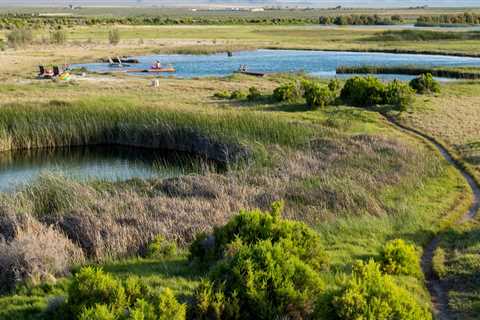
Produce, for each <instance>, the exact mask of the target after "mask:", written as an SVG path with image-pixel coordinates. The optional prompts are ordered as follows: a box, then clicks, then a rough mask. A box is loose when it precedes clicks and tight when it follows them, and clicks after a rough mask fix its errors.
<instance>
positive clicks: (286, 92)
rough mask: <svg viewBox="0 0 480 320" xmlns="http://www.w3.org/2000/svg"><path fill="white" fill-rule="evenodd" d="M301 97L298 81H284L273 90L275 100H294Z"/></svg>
mask: <svg viewBox="0 0 480 320" xmlns="http://www.w3.org/2000/svg"><path fill="white" fill-rule="evenodd" d="M301 97H302V90H301V87H300V85H299V83H298V82H290V83H285V84H282V85H281V86H279V87H278V88H276V89H275V90H273V99H274V100H275V101H277V102H295V101H298V100H299V99H300V98H301Z"/></svg>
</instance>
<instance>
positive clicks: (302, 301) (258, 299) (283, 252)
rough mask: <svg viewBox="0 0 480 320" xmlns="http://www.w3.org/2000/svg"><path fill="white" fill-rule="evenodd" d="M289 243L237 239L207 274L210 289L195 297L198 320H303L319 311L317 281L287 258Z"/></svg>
mask: <svg viewBox="0 0 480 320" xmlns="http://www.w3.org/2000/svg"><path fill="white" fill-rule="evenodd" d="M291 246H292V243H291V242H290V241H289V240H281V241H278V242H276V243H275V244H273V243H272V241H271V240H263V241H260V242H258V243H256V244H253V245H245V244H242V243H241V241H240V240H238V242H237V243H236V244H235V245H234V246H233V247H234V248H231V250H229V252H228V255H227V256H226V258H225V259H223V260H222V261H221V262H219V263H218V264H217V265H216V266H215V267H214V268H213V269H212V270H211V272H210V281H211V285H210V287H202V288H201V289H200V290H201V291H200V292H198V291H197V293H198V294H196V306H197V307H196V308H195V310H196V315H197V316H198V318H200V319H210V318H214V319H215V318H216V319H275V318H280V317H284V316H286V317H287V318H297V319H306V318H309V317H313V315H314V314H315V313H316V312H319V311H320V310H319V307H320V306H321V301H322V293H323V287H324V285H323V282H322V281H321V279H320V276H319V274H318V272H316V271H315V270H314V269H313V268H312V267H311V266H310V265H308V264H307V263H306V262H304V261H302V259H301V258H300V257H299V256H296V255H294V254H292V253H291Z"/></svg>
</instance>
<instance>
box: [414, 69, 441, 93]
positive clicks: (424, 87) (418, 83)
mask: <svg viewBox="0 0 480 320" xmlns="http://www.w3.org/2000/svg"><path fill="white" fill-rule="evenodd" d="M410 87H412V89H414V90H415V91H416V92H417V93H420V94H425V93H439V92H440V83H439V82H438V81H437V80H435V79H434V78H433V76H432V74H430V73H426V74H422V75H421V76H419V77H417V78H415V79H412V81H410Z"/></svg>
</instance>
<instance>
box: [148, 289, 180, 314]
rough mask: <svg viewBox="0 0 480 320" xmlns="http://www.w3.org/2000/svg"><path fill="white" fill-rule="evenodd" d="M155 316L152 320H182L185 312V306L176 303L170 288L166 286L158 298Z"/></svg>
mask: <svg viewBox="0 0 480 320" xmlns="http://www.w3.org/2000/svg"><path fill="white" fill-rule="evenodd" d="M156 311H157V312H156V313H157V315H159V316H158V317H157V318H154V319H152V320H155V319H158V320H184V319H185V317H186V314H187V307H186V306H185V305H184V304H180V303H178V301H177V299H176V298H175V296H174V295H173V292H172V290H170V289H168V288H166V289H165V290H163V292H162V293H161V294H160V297H159V298H158V310H156Z"/></svg>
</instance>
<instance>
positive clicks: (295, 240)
mask: <svg viewBox="0 0 480 320" xmlns="http://www.w3.org/2000/svg"><path fill="white" fill-rule="evenodd" d="M282 211H283V203H282V202H275V203H274V204H273V205H272V209H271V212H262V211H261V210H253V211H241V212H240V214H238V215H237V216H235V217H234V218H232V219H231V220H230V221H229V222H228V223H227V224H226V225H225V226H223V227H220V228H215V229H214V232H213V235H211V236H207V235H206V234H201V235H199V236H197V238H196V239H195V241H194V242H193V243H192V245H191V246H190V260H195V261H197V262H200V263H202V264H207V265H208V264H212V263H215V262H216V261H218V260H221V259H222V258H223V257H224V256H225V254H226V251H227V249H229V246H231V245H232V243H233V242H234V241H235V240H239V241H241V242H242V244H244V245H252V244H255V243H257V242H259V241H262V240H270V241H272V244H275V243H276V242H278V241H280V240H288V241H289V242H290V244H291V246H290V247H289V248H285V249H288V250H289V251H290V252H291V253H292V254H295V255H297V256H299V257H300V258H301V259H303V260H304V261H306V262H307V263H308V264H310V265H312V266H314V267H315V268H316V269H320V268H322V266H324V265H326V264H327V257H326V255H325V252H324V250H323V247H322V245H321V243H320V237H319V236H318V234H317V233H316V232H315V231H314V230H312V229H311V228H309V227H308V226H307V225H306V224H304V223H301V222H296V221H290V220H284V219H282V218H281V213H282ZM284 243H286V242H284Z"/></svg>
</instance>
